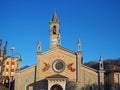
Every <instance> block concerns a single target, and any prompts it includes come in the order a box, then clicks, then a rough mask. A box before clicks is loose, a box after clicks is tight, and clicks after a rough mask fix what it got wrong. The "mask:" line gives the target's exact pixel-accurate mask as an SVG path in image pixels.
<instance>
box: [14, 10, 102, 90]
mask: <svg viewBox="0 0 120 90" xmlns="http://www.w3.org/2000/svg"><path fill="white" fill-rule="evenodd" d="M80 47H81V43H80V40H78V50H77V51H76V52H73V51H71V50H68V49H66V48H63V47H62V46H61V35H60V22H59V20H58V18H57V15H56V12H54V15H53V17H52V19H51V21H50V49H49V50H48V51H46V52H42V51H41V42H40V41H39V42H38V50H37V53H36V57H37V58H36V61H37V63H36V65H33V66H30V67H28V68H26V69H23V70H20V71H19V72H17V73H16V79H15V90H70V89H69V88H70V87H71V90H73V89H72V88H73V87H74V86H76V87H77V88H79V89H78V90H104V67H103V60H102V57H100V60H99V70H96V69H93V68H90V67H88V66H85V65H83V63H82V60H83V59H82V51H81V49H80ZM71 83H74V86H72V85H73V84H71Z"/></svg>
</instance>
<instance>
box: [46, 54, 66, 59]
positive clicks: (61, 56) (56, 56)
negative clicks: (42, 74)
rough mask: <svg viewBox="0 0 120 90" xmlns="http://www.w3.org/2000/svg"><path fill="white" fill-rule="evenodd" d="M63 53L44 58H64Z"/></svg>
mask: <svg viewBox="0 0 120 90" xmlns="http://www.w3.org/2000/svg"><path fill="white" fill-rule="evenodd" d="M64 57H65V56H64V55H52V56H48V57H45V59H56V58H57V59H64Z"/></svg>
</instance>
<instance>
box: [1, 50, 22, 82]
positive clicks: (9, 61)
mask: <svg viewBox="0 0 120 90" xmlns="http://www.w3.org/2000/svg"><path fill="white" fill-rule="evenodd" d="M3 53H4V51H2V50H0V75H1V77H0V79H1V81H0V83H3V84H4V83H8V82H9V80H10V78H11V80H15V73H16V71H17V70H18V68H19V66H20V63H19V57H14V58H13V57H12V56H6V54H3ZM13 59H14V60H13Z"/></svg>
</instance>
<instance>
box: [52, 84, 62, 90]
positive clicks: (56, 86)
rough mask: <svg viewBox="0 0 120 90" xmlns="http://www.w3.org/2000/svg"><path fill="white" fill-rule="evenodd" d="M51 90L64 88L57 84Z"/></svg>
mask: <svg viewBox="0 0 120 90" xmlns="http://www.w3.org/2000/svg"><path fill="white" fill-rule="evenodd" d="M50 90H63V88H62V86H61V85H59V84H55V85H53V86H52V87H51V89H50Z"/></svg>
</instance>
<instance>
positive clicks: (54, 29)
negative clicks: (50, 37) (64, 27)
mask: <svg viewBox="0 0 120 90" xmlns="http://www.w3.org/2000/svg"><path fill="white" fill-rule="evenodd" d="M53 34H56V26H53Z"/></svg>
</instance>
